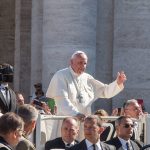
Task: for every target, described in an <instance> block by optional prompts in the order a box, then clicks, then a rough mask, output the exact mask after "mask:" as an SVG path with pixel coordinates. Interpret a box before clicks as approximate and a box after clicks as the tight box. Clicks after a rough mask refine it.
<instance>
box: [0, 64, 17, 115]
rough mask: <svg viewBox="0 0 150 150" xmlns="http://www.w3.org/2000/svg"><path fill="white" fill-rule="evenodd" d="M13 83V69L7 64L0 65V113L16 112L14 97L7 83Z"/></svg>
mask: <svg viewBox="0 0 150 150" xmlns="http://www.w3.org/2000/svg"><path fill="white" fill-rule="evenodd" d="M12 82H13V67H12V66H11V65H9V64H6V63H4V64H1V65H0V111H1V112H2V113H3V114H4V113H6V112H10V111H11V112H15V110H16V95H15V93H14V91H13V90H12V89H11V88H10V87H9V85H8V83H12Z"/></svg>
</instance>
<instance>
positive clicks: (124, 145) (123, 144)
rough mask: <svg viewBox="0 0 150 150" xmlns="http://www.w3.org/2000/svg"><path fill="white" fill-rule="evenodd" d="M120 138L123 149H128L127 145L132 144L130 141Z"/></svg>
mask: <svg viewBox="0 0 150 150" xmlns="http://www.w3.org/2000/svg"><path fill="white" fill-rule="evenodd" d="M118 138H119V140H120V142H121V145H122V147H123V149H126V143H127V142H128V143H130V140H128V141H126V140H124V139H122V138H120V137H118Z"/></svg>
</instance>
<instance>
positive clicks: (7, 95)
mask: <svg viewBox="0 0 150 150" xmlns="http://www.w3.org/2000/svg"><path fill="white" fill-rule="evenodd" d="M5 94H6V101H7V102H8V105H9V104H10V99H9V90H8V88H7V87H5Z"/></svg>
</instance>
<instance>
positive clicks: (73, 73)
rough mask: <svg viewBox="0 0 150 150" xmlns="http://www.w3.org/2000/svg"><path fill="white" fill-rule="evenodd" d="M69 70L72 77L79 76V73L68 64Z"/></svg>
mask: <svg viewBox="0 0 150 150" xmlns="http://www.w3.org/2000/svg"><path fill="white" fill-rule="evenodd" d="M69 69H70V72H71V74H72V75H73V76H74V77H80V75H81V74H77V73H75V72H74V70H73V69H72V68H71V66H69Z"/></svg>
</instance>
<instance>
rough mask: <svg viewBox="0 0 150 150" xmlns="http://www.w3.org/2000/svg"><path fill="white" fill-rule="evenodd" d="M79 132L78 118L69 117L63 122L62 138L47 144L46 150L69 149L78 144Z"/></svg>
mask: <svg viewBox="0 0 150 150" xmlns="http://www.w3.org/2000/svg"><path fill="white" fill-rule="evenodd" d="M78 132H79V124H78V120H77V118H74V117H67V118H65V119H64V120H63V122H62V126H61V137H58V138H56V139H54V140H50V141H47V142H46V143H45V150H50V149H56V148H58V149H67V148H69V147H71V146H73V145H75V144H77V143H78V141H77V140H76V138H77V136H78Z"/></svg>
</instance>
